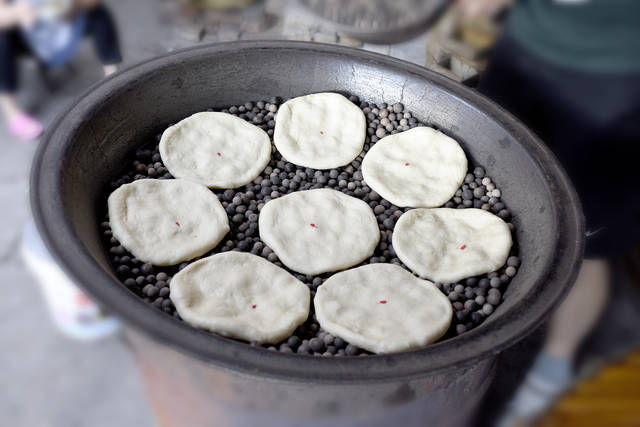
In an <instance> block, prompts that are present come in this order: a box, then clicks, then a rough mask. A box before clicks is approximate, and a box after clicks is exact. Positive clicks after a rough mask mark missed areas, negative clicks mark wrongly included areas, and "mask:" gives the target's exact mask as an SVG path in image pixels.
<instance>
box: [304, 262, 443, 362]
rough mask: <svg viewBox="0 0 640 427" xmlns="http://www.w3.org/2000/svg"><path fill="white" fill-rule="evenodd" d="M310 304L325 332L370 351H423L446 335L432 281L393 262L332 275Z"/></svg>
mask: <svg viewBox="0 0 640 427" xmlns="http://www.w3.org/2000/svg"><path fill="white" fill-rule="evenodd" d="M313 302H314V306H315V309H316V317H317V318H318V321H319V322H320V326H322V328H323V329H324V330H325V331H327V332H329V333H331V334H334V335H336V336H339V337H341V338H343V339H345V340H347V341H349V342H350V343H352V344H355V345H357V346H358V347H361V348H364V349H365V350H369V351H372V352H374V353H395V352H399V351H404V350H411V349H416V348H420V347H424V346H425V345H427V344H429V343H432V342H434V341H436V340H437V339H438V338H440V337H441V336H442V335H444V334H445V332H447V329H448V328H449V325H450V324H451V317H452V315H453V309H452V307H451V303H450V302H449V299H448V298H447V297H446V296H444V295H443V294H442V292H440V291H439V290H438V288H436V287H435V286H434V285H433V283H431V282H428V281H426V280H421V279H418V278H417V277H415V276H414V275H413V274H411V273H409V272H408V271H406V270H405V269H403V268H402V267H399V266H397V265H393V264H369V265H365V266H362V267H358V268H353V269H351V270H347V271H343V272H341V273H337V274H334V275H333V276H331V277H330V278H329V279H328V280H327V281H325V282H324V284H323V285H321V286H320V287H319V288H318V290H317V291H316V296H315V298H314V300H313Z"/></svg>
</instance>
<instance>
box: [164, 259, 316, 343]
mask: <svg viewBox="0 0 640 427" xmlns="http://www.w3.org/2000/svg"><path fill="white" fill-rule="evenodd" d="M170 287H171V294H170V295H171V296H170V297H171V301H173V304H174V305H175V306H176V310H177V311H178V314H180V317H182V319H183V320H184V321H185V322H187V323H188V324H190V325H191V326H195V327H198V328H204V329H207V330H209V331H213V332H217V333H219V334H220V335H224V336H227V337H231V338H238V339H241V340H245V341H256V342H259V343H277V342H279V341H282V340H283V339H285V338H287V337H289V336H291V334H292V333H293V331H294V330H295V329H296V327H297V326H298V325H300V324H301V323H303V322H304V321H305V320H307V317H309V301H310V293H309V288H308V287H307V286H306V285H305V284H304V283H302V282H301V281H299V280H298V279H296V278H295V277H293V276H292V275H291V274H289V273H287V272H286V271H285V270H283V269H282V268H279V267H277V266H275V265H274V264H272V263H270V262H269V261H266V260H264V259H262V258H260V257H258V256H256V255H252V254H248V253H243V252H225V253H221V254H216V255H212V256H210V257H207V258H204V259H201V260H199V261H196V262H194V263H193V264H190V265H189V266H188V267H186V268H185V269H183V270H181V271H180V272H179V273H178V274H176V275H175V276H173V278H172V279H171V284H170Z"/></svg>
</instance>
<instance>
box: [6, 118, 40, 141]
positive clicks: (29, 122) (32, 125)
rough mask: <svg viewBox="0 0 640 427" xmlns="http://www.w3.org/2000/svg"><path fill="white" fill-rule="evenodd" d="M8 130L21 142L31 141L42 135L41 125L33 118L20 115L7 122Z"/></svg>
mask: <svg viewBox="0 0 640 427" xmlns="http://www.w3.org/2000/svg"><path fill="white" fill-rule="evenodd" d="M9 130H10V131H11V133H12V134H14V135H15V136H16V137H18V138H20V139H22V140H23V141H33V140H34V139H36V138H37V137H38V136H40V134H41V133H42V124H41V123H40V122H39V121H37V120H36V119H34V118H33V117H31V116H28V115H27V114H24V113H20V114H18V115H16V116H15V117H14V118H13V119H12V120H11V121H10V122H9Z"/></svg>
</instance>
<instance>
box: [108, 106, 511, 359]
mask: <svg viewBox="0 0 640 427" xmlns="http://www.w3.org/2000/svg"><path fill="white" fill-rule="evenodd" d="M349 99H350V100H351V101H352V102H353V103H355V104H356V105H358V106H359V107H360V108H361V109H362V110H363V112H364V114H365V117H366V119H367V135H366V138H365V145H364V150H363V152H362V153H361V154H360V155H359V156H358V157H357V158H356V159H355V160H353V161H352V162H351V163H350V164H348V165H346V166H344V167H340V168H334V169H330V170H314V169H310V168H304V167H300V166H296V165H294V164H293V163H290V162H288V161H286V159H284V158H283V157H282V156H281V155H280V153H279V152H278V151H276V150H275V147H274V146H272V158H271V161H270V162H269V164H268V165H267V167H266V168H265V169H264V171H263V172H262V173H261V174H260V176H258V177H257V178H256V179H254V180H253V181H252V182H250V183H249V184H247V185H245V186H243V187H240V188H236V189H227V190H213V192H214V193H215V194H216V195H217V196H218V198H219V199H220V201H221V203H222V205H223V207H224V209H225V210H226V212H227V214H228V216H229V225H230V228H231V230H230V232H229V233H228V235H227V236H226V238H225V240H223V241H222V242H221V243H220V244H219V245H218V246H217V247H216V248H215V249H213V250H212V251H211V252H210V253H208V254H205V255H203V257H205V256H208V255H211V254H214V253H220V252H226V251H244V252H250V253H252V254H255V255H258V256H261V257H263V258H265V259H267V260H269V261H271V262H273V263H274V264H275V265H278V266H279V267H282V268H285V269H286V267H284V266H283V265H282V263H281V262H280V261H279V259H278V257H277V255H276V254H275V253H274V252H273V251H272V250H271V248H269V247H268V246H267V245H265V244H264V242H262V241H261V240H260V237H259V234H258V219H259V212H260V210H261V209H262V207H263V206H264V205H265V203H267V202H268V201H270V200H272V199H275V198H278V197H281V196H283V195H286V194H289V193H292V192H295V191H300V190H309V189H313V188H323V187H324V188H332V189H334V190H337V191H341V192H343V193H345V194H347V195H349V196H353V197H357V198H360V199H362V200H363V201H364V202H366V203H367V204H368V205H369V206H370V207H371V209H372V210H373V212H374V214H375V215H376V218H377V220H378V224H379V226H380V243H379V244H378V247H377V248H376V250H375V252H374V254H373V256H372V257H371V258H370V259H369V260H365V261H364V262H363V264H367V263H376V262H389V263H392V264H396V265H400V266H401V267H403V268H405V269H406V266H404V264H403V263H402V262H401V261H400V260H399V259H398V258H397V256H396V253H395V251H394V249H393V246H392V245H391V240H392V235H393V229H394V227H395V223H396V221H397V220H398V218H399V217H400V215H402V214H403V213H404V212H406V211H407V210H409V209H408V208H404V209H402V208H398V207H397V206H394V205H393V204H391V203H390V202H389V201H387V200H385V199H383V198H382V197H381V196H380V195H379V194H378V193H376V192H375V191H373V190H372V189H371V188H370V187H368V186H367V184H366V183H365V181H364V179H363V176H362V172H361V164H362V159H363V158H364V155H365V154H366V152H367V151H368V150H369V149H370V148H371V146H373V144H375V143H376V142H377V141H379V140H380V139H381V138H383V137H385V136H387V135H390V134H395V133H398V132H402V131H405V130H408V129H412V128H414V127H416V126H422V124H421V123H420V122H419V121H418V120H417V119H416V118H415V117H413V115H412V113H411V112H409V111H407V110H406V109H405V107H404V105H402V104H401V103H395V104H386V103H381V104H377V105H376V104H373V103H367V102H360V100H359V99H358V98H357V97H355V96H352V97H350V98H349ZM282 102H283V100H282V98H279V97H275V98H272V99H270V100H268V101H258V102H247V103H245V104H243V105H236V106H231V107H228V108H225V109H223V110H221V111H223V112H225V113H229V114H233V115H235V116H237V117H240V118H242V119H244V120H247V121H249V122H251V123H253V124H254V125H256V126H258V127H260V128H261V129H263V130H264V131H265V132H267V133H268V134H269V136H271V137H272V136H273V129H274V127H275V120H276V114H277V112H278V108H279V106H280V105H281V103H282ZM159 136H160V135H158V137H156V138H155V140H154V141H153V142H151V143H150V144H149V145H148V146H145V147H143V148H141V149H138V150H136V152H135V153H134V154H135V155H134V158H133V159H132V161H131V163H130V164H129V167H128V168H127V169H126V170H125V171H124V173H123V175H122V176H120V177H119V178H118V179H116V180H114V181H112V182H111V183H110V185H109V187H108V188H107V192H106V194H107V195H108V194H109V193H110V192H111V191H113V190H115V189H116V188H118V187H119V186H121V185H124V184H126V183H129V182H132V181H135V180H138V179H144V178H154V179H172V178H173V176H171V174H170V173H169V172H168V170H167V169H166V168H165V167H164V164H163V163H162V159H161V156H160V153H159V150H158V145H157V144H158V141H159ZM105 205H106V196H105ZM444 206H445V207H448V208H457V209H464V208H470V207H474V208H478V209H484V210H487V211H489V212H491V213H493V214H495V215H497V216H499V217H500V218H502V219H504V220H505V221H507V222H508V223H509V226H510V228H511V229H512V230H513V229H514V226H513V224H512V223H511V222H510V220H511V218H512V215H511V212H510V211H509V210H508V208H507V206H506V204H505V202H504V201H503V200H502V192H501V190H500V188H498V187H497V186H496V184H495V183H494V182H493V180H492V179H491V177H490V176H488V175H487V172H486V170H485V169H484V168H483V167H482V166H470V168H469V172H468V174H467V175H466V176H465V179H464V182H463V184H462V185H461V187H460V188H459V189H458V191H457V192H456V194H455V195H454V197H452V198H451V200H449V201H448V202H447V203H446V204H445V205H444ZM100 230H101V233H102V235H103V240H104V242H105V247H106V248H107V250H108V252H109V255H110V257H111V261H112V263H113V266H114V271H115V273H116V275H117V276H118V278H119V279H120V280H121V281H122V283H123V284H124V286H126V287H127V288H128V289H130V290H131V291H133V292H134V293H136V294H137V295H138V296H139V297H140V298H142V299H143V300H144V301H146V302H147V303H148V304H149V305H151V306H152V307H155V308H156V309H158V310H161V311H163V312H165V313H167V314H168V315H170V316H173V317H175V318H176V319H178V320H180V316H179V315H178V313H177V312H176V311H175V307H174V306H173V303H172V302H171V300H170V298H169V296H170V293H171V277H172V276H173V275H175V274H176V273H177V272H178V271H180V270H182V269H183V268H185V267H186V266H187V265H189V262H185V263H181V264H180V265H178V266H171V267H158V266H153V265H151V264H148V263H143V262H140V261H139V260H137V259H136V258H135V257H134V256H133V255H131V254H130V253H128V252H127V251H126V250H125V249H124V247H122V246H121V245H120V244H119V242H118V241H117V240H116V239H115V238H114V237H113V235H112V233H111V228H110V225H109V219H108V215H105V217H104V220H103V222H101V223H100ZM516 251H517V248H516V247H515V245H514V249H513V250H512V254H511V256H510V257H509V258H508V260H507V264H506V265H505V266H504V267H503V268H501V269H500V270H499V271H496V272H492V273H489V274H485V275H481V276H478V277H470V278H467V279H465V280H464V281H463V282H461V283H436V285H437V286H438V288H439V289H440V290H441V291H442V292H443V293H444V294H445V295H447V296H448V298H449V300H450V301H451V302H452V306H453V309H454V312H455V314H454V316H453V320H452V324H451V327H450V330H449V332H448V334H447V335H446V336H447V337H449V336H452V335H459V334H463V333H465V332H467V331H468V330H469V329H472V328H474V327H476V326H478V325H480V324H481V323H482V322H483V321H484V319H486V318H487V316H489V315H491V314H492V313H493V312H494V311H495V309H496V308H497V307H498V306H499V305H500V303H501V302H502V300H503V297H504V291H505V289H506V288H507V285H508V283H509V282H510V281H511V280H512V278H513V277H514V276H516V274H517V270H518V268H519V267H520V259H519V258H518V256H517V252H516ZM193 261H196V260H193ZM292 273H293V274H294V276H296V277H297V278H298V279H299V280H301V281H303V282H304V283H306V284H307V285H308V286H309V288H310V289H311V291H312V297H313V295H314V291H315V289H317V288H318V286H321V285H322V282H324V280H325V279H327V278H328V277H329V276H330V275H331V274H330V273H328V274H323V275H320V276H316V277H313V276H305V275H300V274H296V273H295V272H292ZM254 345H257V344H254ZM264 348H265V349H268V350H271V351H279V352H282V353H297V354H304V355H314V356H322V357H343V356H364V355H367V354H369V353H368V352H366V351H364V350H362V349H360V348H358V347H357V346H355V345H353V344H350V343H348V342H347V341H345V340H344V339H343V338H341V337H336V336H333V335H331V334H329V333H327V332H326V331H323V330H322V328H320V325H319V324H318V322H317V320H316V317H315V314H314V310H313V306H312V309H311V313H310V315H309V319H308V320H307V321H306V322H305V323H304V324H303V325H300V326H299V327H298V328H297V329H296V330H295V331H294V334H293V335H292V336H290V337H289V338H288V339H286V340H284V341H283V342H281V343H278V344H275V345H265V346H264Z"/></svg>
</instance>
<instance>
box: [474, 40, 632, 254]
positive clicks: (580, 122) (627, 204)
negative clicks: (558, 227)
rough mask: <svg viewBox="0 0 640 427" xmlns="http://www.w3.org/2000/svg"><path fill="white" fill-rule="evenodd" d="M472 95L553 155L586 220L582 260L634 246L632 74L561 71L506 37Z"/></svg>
mask: <svg viewBox="0 0 640 427" xmlns="http://www.w3.org/2000/svg"><path fill="white" fill-rule="evenodd" d="M479 90H480V91H481V92H483V93H484V94H486V95H487V96H489V97H490V98H492V99H493V100H495V101H496V102H498V103H499V104H501V105H502V106H503V107H504V108H506V109H507V110H509V111H511V112H512V113H513V114H514V115H515V116H516V117H518V118H519V119H520V120H522V121H523V122H524V123H525V124H526V125H527V126H529V127H530V128H531V129H532V130H533V131H534V132H536V133H537V134H538V135H539V136H540V137H541V138H542V140H544V141H545V142H546V143H547V144H548V145H549V146H550V147H551V149H552V150H553V151H554V153H555V154H556V156H557V157H558V159H559V160H560V162H561V163H562V164H563V166H564V167H565V169H566V170H567V172H568V174H569V176H570V177H571V179H572V181H573V183H574V185H575V187H576V190H577V191H578V194H579V196H580V199H581V201H582V205H583V209H584V213H585V218H586V222H587V249H586V256H587V257H591V258H593V257H613V256H616V255H621V254H624V253H625V252H626V251H628V250H630V249H631V248H632V247H633V246H634V245H637V244H638V243H639V242H640V191H639V190H638V181H639V178H640V172H638V170H639V168H638V165H639V163H638V162H639V160H640V72H638V73H634V74H619V75H618V74H599V73H589V72H582V71H578V70H572V69H567V68H562V67H559V66H555V65H553V64H550V63H548V62H546V61H544V60H543V59H541V58H539V57H537V56H536V55H534V54H533V53H531V52H529V51H528V50H527V49H526V48H525V47H524V46H522V45H521V44H520V43H519V42H517V41H515V40H513V39H512V38H510V37H509V36H508V35H507V36H505V37H503V39H502V40H501V41H500V42H499V43H498V45H497V46H496V49H495V51H494V54H493V57H492V59H491V62H490V64H489V67H488V68H487V71H486V73H485V74H484V75H483V76H482V77H481V80H480V84H479Z"/></svg>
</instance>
